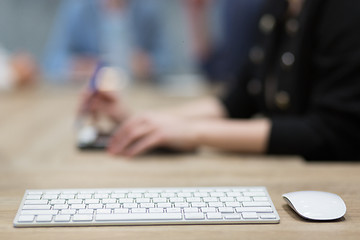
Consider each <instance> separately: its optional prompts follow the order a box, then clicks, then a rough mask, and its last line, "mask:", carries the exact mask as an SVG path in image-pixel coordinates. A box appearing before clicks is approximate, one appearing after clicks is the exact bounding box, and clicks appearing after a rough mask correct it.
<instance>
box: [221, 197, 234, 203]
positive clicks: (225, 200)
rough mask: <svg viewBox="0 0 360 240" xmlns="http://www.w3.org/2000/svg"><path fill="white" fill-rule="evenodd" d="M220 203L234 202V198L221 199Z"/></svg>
mask: <svg viewBox="0 0 360 240" xmlns="http://www.w3.org/2000/svg"><path fill="white" fill-rule="evenodd" d="M220 201H221V202H233V201H234V198H233V197H220Z"/></svg>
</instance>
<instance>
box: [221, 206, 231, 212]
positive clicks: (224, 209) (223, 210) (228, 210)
mask: <svg viewBox="0 0 360 240" xmlns="http://www.w3.org/2000/svg"><path fill="white" fill-rule="evenodd" d="M219 212H221V213H233V212H234V209H233V208H232V207H219Z"/></svg>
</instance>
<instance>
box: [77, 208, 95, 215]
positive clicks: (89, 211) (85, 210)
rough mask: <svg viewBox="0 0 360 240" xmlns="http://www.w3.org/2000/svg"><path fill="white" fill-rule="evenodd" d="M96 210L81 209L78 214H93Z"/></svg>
mask: <svg viewBox="0 0 360 240" xmlns="http://www.w3.org/2000/svg"><path fill="white" fill-rule="evenodd" d="M93 213H94V210H93V209H79V212H78V214H93Z"/></svg>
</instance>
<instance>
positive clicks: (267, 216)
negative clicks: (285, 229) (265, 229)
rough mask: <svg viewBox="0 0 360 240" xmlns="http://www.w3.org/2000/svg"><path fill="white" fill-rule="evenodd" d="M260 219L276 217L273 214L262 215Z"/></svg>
mask: <svg viewBox="0 0 360 240" xmlns="http://www.w3.org/2000/svg"><path fill="white" fill-rule="evenodd" d="M260 218H261V219H276V215H275V214H273V213H262V214H261V215H260Z"/></svg>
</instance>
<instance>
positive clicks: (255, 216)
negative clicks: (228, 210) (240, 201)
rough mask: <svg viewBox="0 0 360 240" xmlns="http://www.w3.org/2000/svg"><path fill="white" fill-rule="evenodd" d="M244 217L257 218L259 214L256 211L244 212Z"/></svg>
mask: <svg viewBox="0 0 360 240" xmlns="http://www.w3.org/2000/svg"><path fill="white" fill-rule="evenodd" d="M242 217H243V218H244V219H257V218H258V215H257V214H256V213H255V212H243V213H242Z"/></svg>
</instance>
